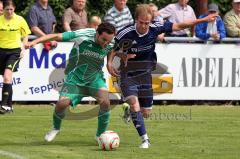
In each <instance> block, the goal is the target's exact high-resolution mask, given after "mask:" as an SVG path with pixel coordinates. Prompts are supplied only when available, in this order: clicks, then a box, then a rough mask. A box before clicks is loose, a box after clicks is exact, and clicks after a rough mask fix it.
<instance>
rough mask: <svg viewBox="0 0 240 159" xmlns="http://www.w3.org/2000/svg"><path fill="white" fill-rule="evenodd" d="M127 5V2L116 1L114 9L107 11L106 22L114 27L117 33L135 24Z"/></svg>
mask: <svg viewBox="0 0 240 159" xmlns="http://www.w3.org/2000/svg"><path fill="white" fill-rule="evenodd" d="M126 3H127V0H114V5H113V7H112V8H110V9H109V10H108V11H107V13H106V15H105V17H104V21H105V22H109V23H111V24H112V25H114V26H115V28H116V30H117V31H119V30H120V29H121V28H123V27H125V26H127V25H129V24H133V18H132V15H131V12H130V10H129V8H128V7H127V5H126Z"/></svg>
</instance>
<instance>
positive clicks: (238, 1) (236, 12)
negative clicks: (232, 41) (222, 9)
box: [224, 0, 240, 37]
mask: <svg viewBox="0 0 240 159" xmlns="http://www.w3.org/2000/svg"><path fill="white" fill-rule="evenodd" d="M232 7H233V8H232V10H230V11H229V12H227V13H226V14H225V16H224V23H225V27H226V31H227V35H228V36H230V37H240V0H233V1H232Z"/></svg>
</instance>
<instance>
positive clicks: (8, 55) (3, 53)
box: [0, 48, 21, 75]
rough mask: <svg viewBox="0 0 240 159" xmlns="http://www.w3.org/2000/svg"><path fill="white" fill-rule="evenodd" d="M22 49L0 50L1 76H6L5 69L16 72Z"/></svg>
mask: <svg viewBox="0 0 240 159" xmlns="http://www.w3.org/2000/svg"><path fill="white" fill-rule="evenodd" d="M20 52H21V49H20V48H16V49H2V48H0V75H3V74H4V71H5V69H10V70H12V71H13V72H16V71H17V69H18V66H19V61H20Z"/></svg>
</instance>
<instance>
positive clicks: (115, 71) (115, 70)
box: [107, 63, 120, 77]
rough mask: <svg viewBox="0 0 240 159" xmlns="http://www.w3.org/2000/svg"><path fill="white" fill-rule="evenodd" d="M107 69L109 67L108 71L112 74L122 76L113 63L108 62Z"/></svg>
mask: <svg viewBox="0 0 240 159" xmlns="http://www.w3.org/2000/svg"><path fill="white" fill-rule="evenodd" d="M107 69H108V72H109V73H110V74H111V75H112V76H114V77H119V76H120V72H119V71H118V70H117V69H116V68H114V67H113V65H112V64H110V63H108V64H107Z"/></svg>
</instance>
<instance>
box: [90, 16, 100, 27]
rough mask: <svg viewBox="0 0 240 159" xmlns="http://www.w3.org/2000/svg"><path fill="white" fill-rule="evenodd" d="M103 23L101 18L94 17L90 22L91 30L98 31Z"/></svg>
mask: <svg viewBox="0 0 240 159" xmlns="http://www.w3.org/2000/svg"><path fill="white" fill-rule="evenodd" d="M101 23H102V20H101V18H100V17H99V16H92V17H91V18H90V21H89V28H94V29H97V28H98V26H99V25H100V24H101Z"/></svg>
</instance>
